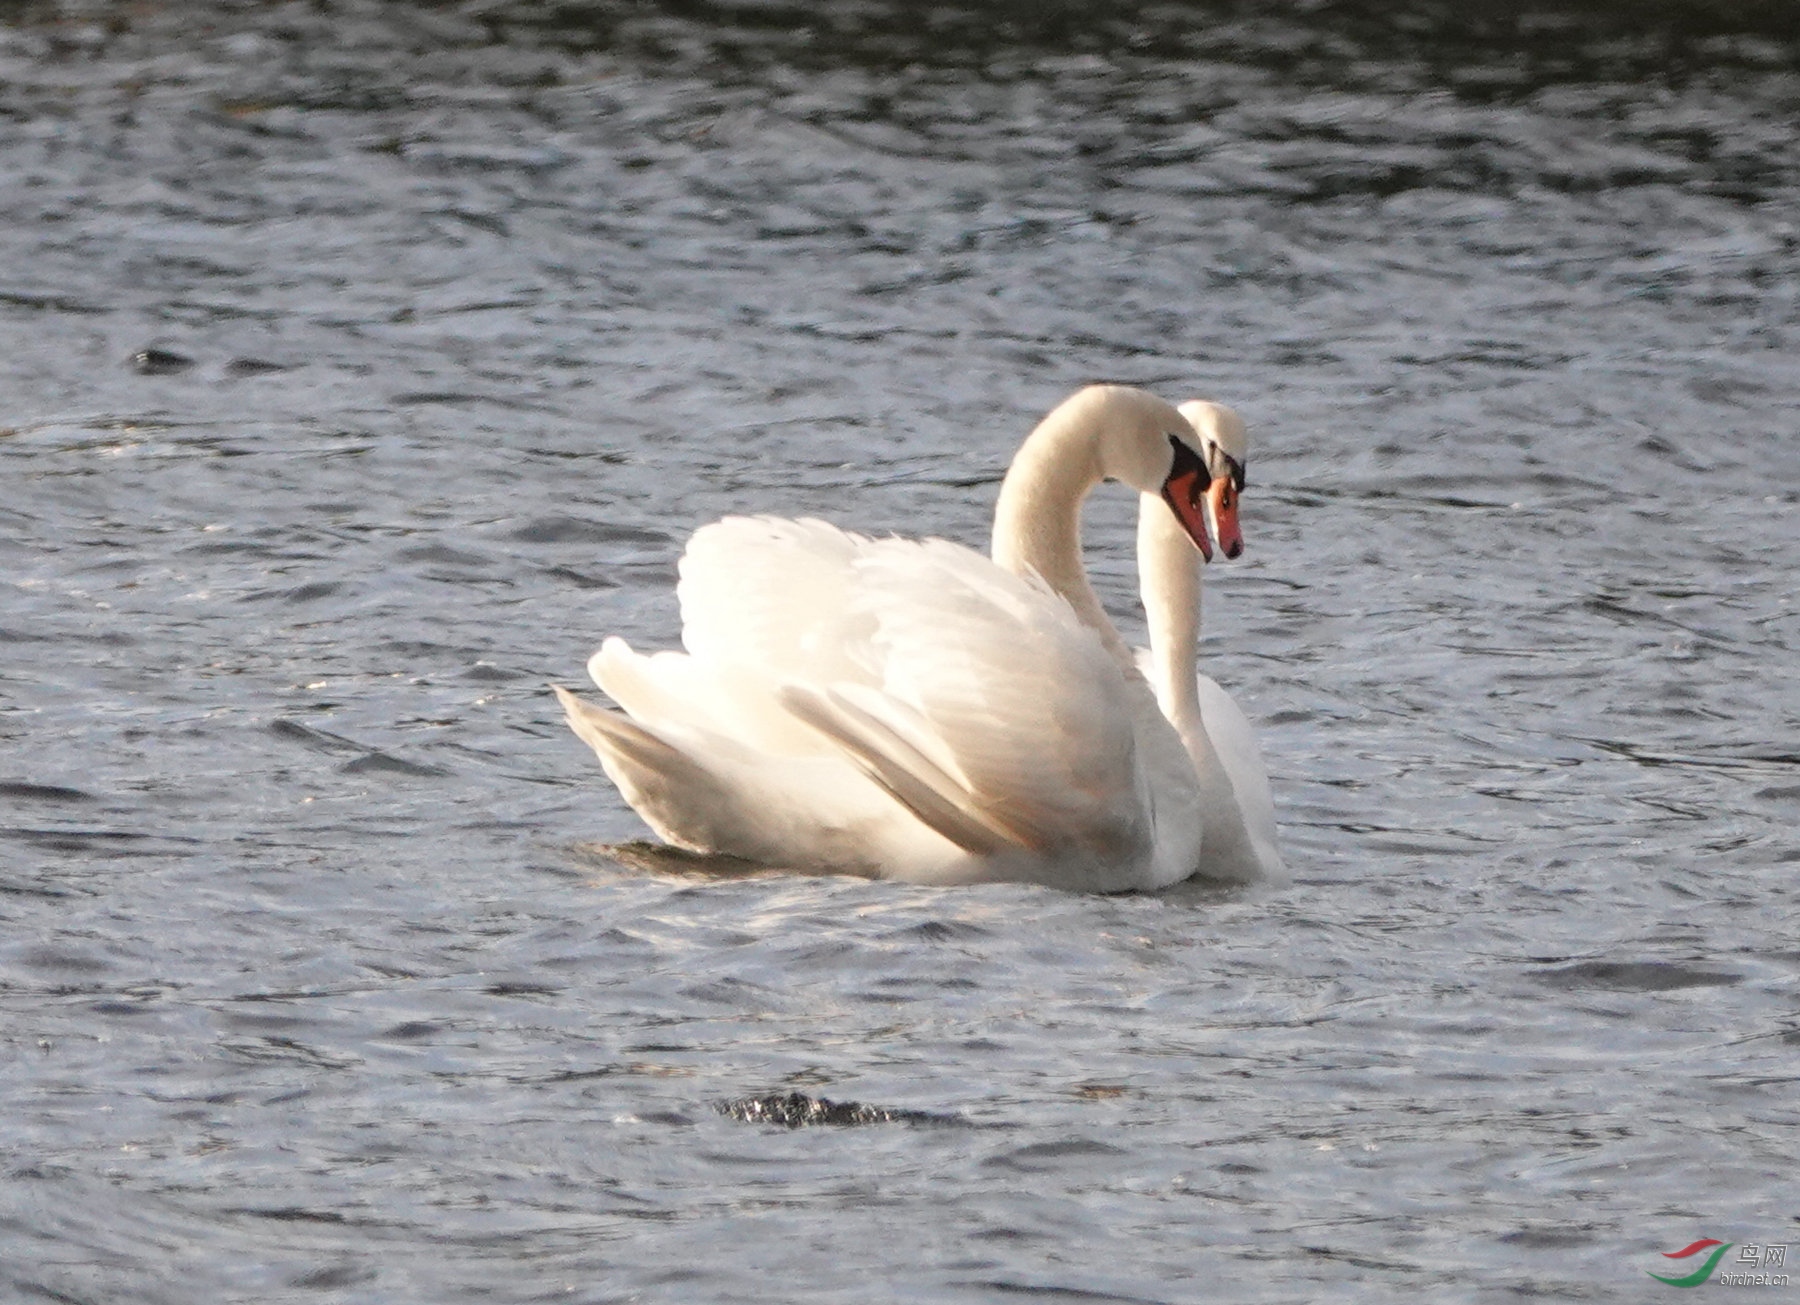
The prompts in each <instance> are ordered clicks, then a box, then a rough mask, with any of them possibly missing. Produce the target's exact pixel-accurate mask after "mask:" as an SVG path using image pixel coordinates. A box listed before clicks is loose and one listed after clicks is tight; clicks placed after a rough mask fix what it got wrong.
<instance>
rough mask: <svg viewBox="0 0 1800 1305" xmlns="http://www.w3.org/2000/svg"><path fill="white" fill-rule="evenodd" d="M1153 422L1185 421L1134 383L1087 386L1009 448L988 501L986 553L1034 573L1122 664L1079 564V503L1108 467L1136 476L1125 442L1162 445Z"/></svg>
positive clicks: (1123, 652)
mask: <svg viewBox="0 0 1800 1305" xmlns="http://www.w3.org/2000/svg"><path fill="white" fill-rule="evenodd" d="M1159 429H1160V430H1176V429H1185V419H1183V418H1182V417H1181V416H1180V415H1179V414H1178V413H1176V412H1175V410H1174V409H1173V408H1170V407H1169V406H1168V405H1167V404H1165V403H1163V402H1162V401H1161V400H1159V399H1156V398H1154V397H1153V396H1151V395H1148V394H1145V393H1144V392H1143V391H1141V390H1132V389H1127V388H1125V387H1122V386H1103V385H1096V386H1090V387H1089V388H1087V389H1085V390H1082V391H1081V392H1080V393H1078V394H1076V395H1075V396H1074V397H1072V398H1070V399H1069V400H1067V401H1066V402H1064V403H1063V404H1061V405H1060V406H1059V407H1057V408H1056V409H1055V410H1054V411H1053V412H1051V414H1050V415H1049V416H1048V417H1045V418H1044V420H1043V421H1041V422H1040V423H1038V426H1037V429H1036V430H1034V431H1032V432H1031V434H1030V435H1029V436H1028V437H1027V438H1026V440H1025V443H1024V444H1023V445H1021V446H1020V448H1019V451H1018V453H1017V454H1016V455H1014V457H1013V461H1012V466H1011V467H1010V468H1008V470H1007V473H1006V479H1005V481H1004V482H1003V483H1002V484H1001V486H1000V499H999V502H998V503H996V504H995V505H994V541H993V558H994V561H995V562H997V563H998V564H999V565H1000V566H1002V567H1004V568H1005V569H1006V570H1008V571H1011V572H1012V573H1013V574H1015V575H1031V574H1035V575H1038V576H1040V577H1042V578H1043V580H1044V581H1045V582H1046V583H1048V584H1049V585H1050V587H1051V588H1053V589H1055V590H1056V592H1057V593H1059V594H1061V595H1062V596H1063V597H1064V598H1066V599H1067V600H1068V601H1069V605H1070V606H1072V607H1073V608H1074V609H1075V614H1076V615H1077V616H1078V617H1079V618H1080V619H1081V622H1082V624H1083V625H1086V626H1087V627H1088V628H1089V629H1092V630H1094V631H1095V632H1097V633H1098V634H1099V635H1100V637H1101V639H1103V640H1104V641H1105V643H1106V646H1107V649H1108V650H1109V651H1110V652H1111V653H1112V654H1113V655H1114V656H1115V657H1117V658H1118V659H1119V661H1120V663H1121V664H1122V665H1126V666H1129V665H1131V664H1132V658H1131V653H1130V650H1129V649H1127V648H1126V646H1125V641H1124V640H1123V639H1121V638H1120V637H1119V632H1118V631H1117V630H1115V629H1114V628H1113V624H1112V622H1111V621H1110V620H1108V619H1107V616H1106V611H1105V609H1104V608H1102V607H1101V606H1100V599H1099V597H1098V596H1097V595H1096V594H1095V593H1094V587H1093V585H1092V584H1090V583H1089V582H1088V578H1087V568H1086V567H1084V566H1083V565H1082V559H1081V505H1082V502H1083V501H1084V500H1085V499H1086V498H1087V496H1088V494H1089V492H1090V491H1092V490H1093V488H1094V486H1096V485H1098V484H1099V483H1100V482H1101V481H1102V480H1104V479H1105V478H1106V477H1107V476H1109V475H1113V476H1119V477H1121V478H1127V477H1129V478H1130V479H1134V480H1142V479H1143V478H1144V477H1143V476H1142V475H1141V474H1133V472H1132V471H1131V470H1130V469H1129V468H1128V466H1127V465H1125V464H1126V463H1128V461H1129V456H1130V455H1129V454H1128V453H1127V452H1125V450H1126V449H1128V448H1129V447H1130V446H1131V442H1132V440H1133V439H1134V438H1135V439H1136V441H1137V443H1138V444H1139V445H1142V446H1144V447H1148V448H1150V449H1156V450H1157V451H1158V452H1159V453H1160V452H1162V451H1163V449H1166V445H1162V446H1161V447H1159V440H1160V439H1162V438H1164V437H1161V436H1159V435H1158V434H1157V431H1158V430H1159ZM1115 464H1119V465H1115ZM1165 474H1166V467H1165ZM1139 488H1140V489H1146V490H1147V489H1148V488H1149V486H1147V485H1139ZM1164 515H1170V514H1169V513H1168V512H1166V511H1165V513H1164ZM1171 519H1172V518H1171ZM1188 547H1189V548H1190V549H1191V548H1192V547H1193V545H1191V544H1190V545H1188Z"/></svg>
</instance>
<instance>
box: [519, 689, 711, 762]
mask: <svg viewBox="0 0 1800 1305" xmlns="http://www.w3.org/2000/svg"><path fill="white" fill-rule="evenodd" d="M550 687H551V688H552V689H555V690H556V700H557V701H558V702H560V703H562V709H563V714H564V715H565V716H567V717H568V720H569V728H570V729H572V730H574V731H575V734H576V737H578V738H579V739H580V740H581V741H582V742H583V743H585V744H587V745H588V746H589V747H590V748H592V749H593V750H594V752H595V753H596V754H597V755H598V756H599V757H600V759H601V760H602V761H607V760H612V759H617V760H621V761H626V762H630V763H631V764H633V765H636V766H640V767H643V768H645V769H648V770H656V771H664V772H666V771H668V770H670V769H672V768H674V767H675V766H677V765H679V764H681V763H682V762H684V761H685V757H684V756H683V755H682V753H681V751H680V750H679V749H677V748H674V747H672V746H670V745H669V744H667V743H665V742H663V741H662V740H661V739H659V738H657V737H656V735H654V734H652V733H651V732H650V731H649V730H647V729H645V728H644V727H643V726H641V725H639V724H637V722H635V721H633V720H631V719H630V718H629V717H627V716H622V715H620V714H619V713H618V712H616V711H607V710H605V709H604V708H601V707H596V706H594V705H593V704H592V703H587V702H583V701H582V700H581V699H580V698H577V697H576V696H575V695H574V694H572V693H570V692H569V691H568V690H567V689H565V688H563V687H562V686H561V685H559V684H553V685H551V686H550Z"/></svg>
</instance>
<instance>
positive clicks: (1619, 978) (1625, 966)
mask: <svg viewBox="0 0 1800 1305" xmlns="http://www.w3.org/2000/svg"><path fill="white" fill-rule="evenodd" d="M1531 973H1532V977H1533V978H1535V979H1538V980H1539V981H1541V982H1543V983H1545V984H1548V985H1549V986H1550V987H1552V988H1570V989H1573V988H1610V989H1612V990H1614V991H1616V992H1673V991H1675V990H1676V989H1679V988H1722V987H1730V986H1731V985H1732V984H1734V983H1742V982H1743V981H1744V976H1743V975H1741V974H1728V973H1725V972H1722V971H1719V970H1696V969H1690V968H1689V967H1688V966H1685V965H1678V964H1676V963H1675V962H1673V961H1579V962H1577V963H1576V964H1574V965H1565V966H1562V967H1560V968H1558V969H1554V970H1533V971H1532V972H1531Z"/></svg>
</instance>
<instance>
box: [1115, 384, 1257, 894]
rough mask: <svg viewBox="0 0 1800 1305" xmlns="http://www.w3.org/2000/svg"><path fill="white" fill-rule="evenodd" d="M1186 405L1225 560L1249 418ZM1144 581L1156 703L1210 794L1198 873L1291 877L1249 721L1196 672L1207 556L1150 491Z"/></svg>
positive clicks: (1234, 530) (1237, 544)
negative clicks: (1207, 474) (1212, 470)
mask: <svg viewBox="0 0 1800 1305" xmlns="http://www.w3.org/2000/svg"><path fill="white" fill-rule="evenodd" d="M1178 411H1179V412H1180V413H1181V415H1182V416H1183V417H1186V418H1187V419H1188V423H1189V424H1190V425H1191V426H1193V428H1194V433H1195V434H1196V435H1197V436H1199V440H1200V446H1201V448H1202V449H1203V450H1205V451H1206V457H1207V459H1208V461H1209V464H1211V465H1216V466H1217V468H1218V474H1217V475H1215V477H1214V479H1213V482H1212V484H1211V485H1210V486H1209V488H1208V492H1207V506H1208V509H1209V521H1210V522H1211V523H1212V525H1213V530H1214V533H1215V535H1217V537H1218V542H1219V547H1220V549H1221V550H1222V551H1223V552H1224V553H1225V555H1226V556H1227V557H1236V556H1237V555H1238V554H1239V553H1240V552H1242V551H1243V536H1242V534H1241V533H1240V531H1239V529H1238V523H1237V495H1238V494H1239V492H1240V491H1242V489H1243V486H1244V466H1245V463H1246V460H1247V454H1248V451H1249V441H1248V437H1247V435H1246V434H1245V431H1244V423H1243V421H1242V420H1241V419H1240V418H1239V417H1238V415H1237V414H1236V413H1235V412H1233V411H1232V410H1231V409H1229V408H1227V407H1225V406H1223V405H1222V404H1217V403H1207V402H1204V401H1202V400H1194V401H1191V402H1188V403H1184V404H1182V405H1181V406H1180V408H1179V409H1178ZM1137 558H1138V587H1139V591H1140V592H1141V594H1142V596H1143V603H1144V615H1145V618H1146V620H1147V623H1148V625H1149V628H1150V647H1149V649H1148V650H1147V651H1142V652H1140V653H1139V654H1138V664H1139V666H1140V667H1141V669H1142V670H1143V673H1144V678H1145V679H1147V680H1149V681H1150V685H1151V687H1152V688H1153V689H1154V690H1155V692H1156V700H1157V704H1158V705H1159V706H1160V707H1161V708H1162V713H1163V715H1164V716H1165V717H1167V718H1168V720H1169V723H1170V724H1172V725H1173V726H1174V727H1175V729H1176V732H1177V733H1179V734H1180V735H1181V739H1182V742H1183V743H1184V744H1186V745H1187V750H1188V755H1189V756H1190V757H1191V758H1192V759H1193V762H1194V768H1195V771H1196V773H1198V774H1199V776H1200V792H1201V795H1202V805H1201V824H1202V827H1203V830H1204V832H1203V834H1202V838H1201V846H1200V869H1199V872H1198V873H1200V874H1202V875H1204V876H1205V877H1206V878H1208V879H1225V880H1232V881H1237V882H1249V881H1251V880H1256V879H1264V880H1272V881H1276V882H1284V881H1285V880H1286V879H1287V877H1288V876H1287V867H1286V866H1285V865H1284V864H1283V863H1282V860H1281V853H1280V851H1279V849H1278V847H1277V844H1276V839H1275V801H1274V798H1273V796H1272V795H1271V794H1270V792H1269V776H1268V772H1267V771H1266V770H1265V769H1264V767H1263V760H1262V750H1261V749H1260V748H1258V747H1257V746H1256V734H1255V732H1254V731H1253V730H1252V729H1251V728H1250V722H1249V720H1248V719H1247V718H1246V717H1245V716H1244V713H1243V712H1242V711H1241V710H1239V708H1238V705H1237V703H1236V702H1234V701H1233V700H1232V698H1231V695H1230V694H1228V693H1226V692H1225V690H1224V689H1222V688H1220V687H1219V685H1218V684H1217V683H1216V682H1215V681H1213V680H1212V679H1210V678H1209V677H1207V676H1205V675H1199V674H1197V673H1196V671H1195V667H1194V660H1195V655H1196V652H1197V649H1198V646H1199V642H1200V578H1201V574H1202V572H1203V570H1204V561H1205V560H1210V559H1203V560H1198V561H1197V560H1196V558H1195V557H1194V545H1193V542H1192V541H1191V540H1190V539H1189V538H1188V535H1187V532H1186V531H1185V530H1183V529H1182V528H1181V526H1180V524H1179V523H1178V522H1176V521H1175V520H1174V518H1173V517H1172V516H1171V514H1170V513H1168V512H1167V511H1164V510H1162V505H1161V504H1160V503H1158V502H1156V501H1155V500H1154V499H1151V498H1149V497H1148V496H1145V497H1144V498H1143V500H1142V502H1141V503H1140V505H1139V509H1138V530H1137Z"/></svg>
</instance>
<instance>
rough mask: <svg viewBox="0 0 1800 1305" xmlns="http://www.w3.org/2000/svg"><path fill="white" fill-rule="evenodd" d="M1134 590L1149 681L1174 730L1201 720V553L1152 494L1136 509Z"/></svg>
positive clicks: (1146, 496) (1144, 498) (1170, 513)
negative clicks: (1146, 635)
mask: <svg viewBox="0 0 1800 1305" xmlns="http://www.w3.org/2000/svg"><path fill="white" fill-rule="evenodd" d="M1137 555H1138V588H1139V590H1140V592H1141V593H1142V595H1143V600H1144V619H1145V622H1146V623H1147V624H1148V625H1149V627H1150V671H1151V675H1150V682H1151V687H1152V688H1153V689H1155V690H1156V701H1157V703H1158V704H1159V705H1160V706H1161V707H1162V712H1163V715H1164V716H1166V717H1167V718H1168V719H1169V720H1170V721H1171V722H1172V723H1173V724H1174V725H1175V727H1176V728H1177V729H1184V728H1185V727H1186V726H1187V725H1189V724H1190V723H1192V724H1196V725H1197V724H1198V722H1199V719H1200V696H1199V686H1198V684H1197V682H1196V681H1195V678H1194V676H1195V674H1196V668H1195V657H1196V655H1197V654H1198V650H1199V647H1200V553H1199V550H1197V549H1196V548H1195V547H1194V544H1193V541H1192V540H1190V539H1189V538H1188V537H1187V535H1186V534H1185V533H1184V532H1183V531H1182V529H1181V526H1180V524H1179V523H1178V522H1177V521H1176V520H1175V514H1174V513H1172V512H1170V511H1169V508H1168V505H1167V504H1166V503H1164V502H1163V501H1162V500H1161V499H1160V498H1158V497H1157V496H1156V495H1154V494H1145V495H1143V496H1142V500H1141V502H1140V503H1139V506H1138V530H1137Z"/></svg>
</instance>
